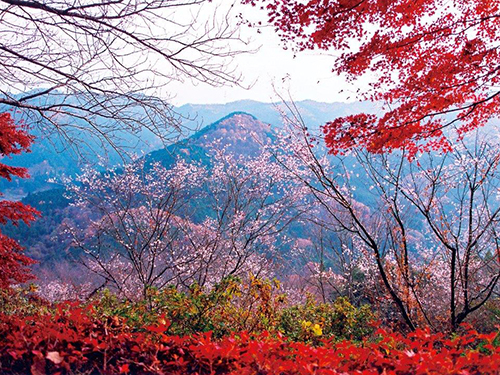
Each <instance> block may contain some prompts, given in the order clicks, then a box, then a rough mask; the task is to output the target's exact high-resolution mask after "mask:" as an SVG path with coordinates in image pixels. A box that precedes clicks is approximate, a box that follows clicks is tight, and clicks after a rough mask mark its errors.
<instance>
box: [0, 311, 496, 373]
mask: <svg viewBox="0 0 500 375" xmlns="http://www.w3.org/2000/svg"><path fill="white" fill-rule="evenodd" d="M168 328H169V323H168V322H166V321H165V320H164V319H162V318H160V319H159V323H158V324H156V325H152V326H147V327H144V329H142V330H137V329H136V330H134V329H132V328H130V327H129V326H128V325H127V322H126V321H124V320H123V319H122V318H119V317H107V318H102V319H98V318H96V317H95V316H94V315H93V312H92V307H89V308H85V309H83V308H81V307H79V306H78V305H66V307H60V308H59V312H58V313H57V314H55V315H45V316H42V315H37V316H29V317H19V316H0V337H2V341H1V342H0V361H1V368H0V372H1V373H2V374H29V373H31V374H33V375H40V374H70V373H89V374H90V373H92V374H119V373H123V374H127V373H130V374H200V375H201V374H240V375H245V374H248V375H250V374H261V375H264V374H266V375H267V374H269V375H271V374H273V375H278V374H283V375H292V374H293V375H295V374H296V375H299V374H300V375H302V374H317V375H340V374H342V375H345V374H363V375H369V374H381V373H384V374H387V375H390V374H393V375H396V374H397V375H403V374H436V375H437V374H483V375H486V374H498V373H500V372H499V370H498V369H499V368H500V348H497V347H495V346H494V345H493V341H494V339H495V337H496V335H480V334H478V333H477V332H475V331H473V330H470V329H469V330H468V331H467V332H466V333H465V334H463V335H462V336H459V337H456V338H454V339H449V338H448V337H447V336H445V335H443V334H431V333H430V332H429V331H425V330H419V331H416V332H415V333H412V334H410V335H407V336H404V335H402V334H398V333H390V332H387V331H384V330H380V331H378V332H377V336H376V337H375V339H374V340H373V339H372V340H371V341H370V340H366V341H365V342H363V343H359V344H354V343H351V342H348V341H342V342H337V343H336V342H334V341H332V340H324V341H322V342H321V345H320V346H312V345H308V344H304V343H300V342H289V341H287V340H286V339H285V338H284V337H272V336H271V335H269V334H267V333H263V334H261V335H259V336H257V337H253V336H250V335H249V334H247V333H245V332H240V333H238V334H236V335H232V336H229V337H225V338H223V339H221V340H214V339H212V336H211V334H210V333H203V334H198V335H195V336H193V337H182V338H181V337H178V336H169V335H168Z"/></svg>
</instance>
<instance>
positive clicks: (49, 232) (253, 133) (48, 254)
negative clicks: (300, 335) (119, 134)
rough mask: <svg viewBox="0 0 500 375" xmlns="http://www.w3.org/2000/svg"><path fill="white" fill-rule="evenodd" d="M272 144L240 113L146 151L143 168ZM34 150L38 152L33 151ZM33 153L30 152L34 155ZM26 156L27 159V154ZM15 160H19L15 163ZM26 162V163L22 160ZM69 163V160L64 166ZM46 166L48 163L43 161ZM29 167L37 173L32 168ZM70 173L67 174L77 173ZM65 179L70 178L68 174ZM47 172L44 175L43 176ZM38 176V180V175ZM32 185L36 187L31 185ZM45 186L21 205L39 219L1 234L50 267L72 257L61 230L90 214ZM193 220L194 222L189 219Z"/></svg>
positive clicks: (58, 188) (261, 126) (206, 161)
mask: <svg viewBox="0 0 500 375" xmlns="http://www.w3.org/2000/svg"><path fill="white" fill-rule="evenodd" d="M271 141H272V132H271V126H270V125H269V124H266V123H264V122H262V121H260V120H258V119H257V117H255V116H253V115H250V114H248V113H244V112H235V113H231V114H229V115H227V116H225V117H223V118H221V119H220V120H218V121H216V122H214V123H212V124H210V125H208V126H206V127H205V128H203V129H202V130H200V131H198V132H196V133H194V134H193V135H191V136H190V137H188V138H186V139H184V140H182V141H179V142H177V143H175V144H172V145H170V146H168V147H166V148H164V149H160V150H157V151H153V152H150V153H149V154H146V155H145V156H144V160H145V161H146V164H152V163H155V162H160V163H161V164H162V165H163V166H165V167H166V168H171V167H172V166H173V164H174V163H175V161H176V160H177V159H178V158H182V159H184V160H186V161H188V162H199V163H201V164H203V165H205V166H208V167H209V168H210V164H211V155H210V150H211V148H212V146H213V144H214V142H216V143H218V145H219V146H222V147H227V150H228V151H229V152H230V153H231V154H234V155H235V156H236V157H239V156H245V155H255V154H257V153H258V152H259V150H260V149H261V148H262V145H264V144H267V143H269V142H271ZM35 151H36V150H35ZM35 151H34V152H35ZM53 155H54V157H55V158H54V159H51V160H52V161H53V162H55V163H57V162H58V159H60V158H61V156H60V155H59V157H56V156H57V154H53ZM28 156H29V155H28ZM15 161H16V162H17V161H18V160H17V158H16V160H15ZM24 161H25V162H26V161H27V159H24ZM65 162H68V163H70V164H71V162H70V161H69V160H67V161H65ZM47 163H50V160H49V161H47ZM32 168H36V166H33V167H32ZM76 172H77V170H76V169H72V170H71V169H70V173H76ZM68 174H69V173H68ZM48 175H50V173H47V174H45V175H42V176H43V177H46V176H48ZM37 177H39V178H41V177H40V175H37ZM33 183H35V182H33ZM50 186H51V185H50V184H46V185H45V188H44V190H43V191H38V192H33V193H29V194H28V195H27V196H26V197H25V198H24V199H23V200H22V201H23V202H24V203H26V204H29V205H31V206H33V207H35V208H36V209H38V210H39V211H40V212H41V214H42V216H41V217H40V218H39V219H38V220H36V221H35V222H33V223H32V224H31V226H29V227H28V226H26V225H24V224H21V225H19V226H8V227H6V228H5V232H6V233H8V234H9V235H11V236H12V237H13V238H15V239H17V240H18V241H19V242H20V243H21V245H22V246H24V247H25V248H26V254H27V255H29V256H30V257H32V258H33V259H35V260H37V261H39V262H40V265H39V266H37V267H38V268H39V269H40V268H42V269H43V268H45V267H46V266H49V265H50V266H51V267H52V266H53V265H54V264H56V263H58V262H60V261H66V260H68V259H69V257H70V252H71V251H70V249H69V245H70V239H69V238H68V237H67V236H65V234H64V226H65V225H67V224H68V222H71V223H72V224H76V225H78V224H79V223H81V222H83V221H85V220H88V215H89V212H87V211H85V210H81V209H80V208H78V207H75V206H72V205H70V202H71V200H70V199H68V198H66V195H67V194H65V190H64V188H63V187H62V185H60V184H54V186H55V188H50ZM198 208H199V210H196V211H195V214H196V215H194V216H198V217H202V216H203V215H206V209H205V211H204V209H203V207H198ZM193 218H194V217H193Z"/></svg>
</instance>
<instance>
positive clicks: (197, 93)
mask: <svg viewBox="0 0 500 375" xmlns="http://www.w3.org/2000/svg"><path fill="white" fill-rule="evenodd" d="M220 1H222V0H220ZM240 11H243V13H244V14H245V16H247V15H250V16H251V17H253V18H255V19H256V18H259V17H260V18H261V19H262V16H261V13H258V10H256V9H253V8H252V7H250V6H245V7H242V6H241V5H238V6H236V9H233V11H232V16H231V17H234V19H235V20H236V14H237V13H239V12H240ZM241 33H242V38H243V39H247V38H250V39H252V40H251V43H250V45H249V46H248V47H249V49H257V48H259V47H260V48H259V50H258V51H257V52H255V53H253V54H244V55H240V56H237V57H236V58H235V61H234V63H235V64H236V66H237V69H238V71H239V72H240V73H241V74H242V76H243V82H242V83H243V85H244V86H251V88H250V89H244V88H241V87H210V86H208V85H204V84H197V85H193V84H191V83H190V82H183V83H174V84H170V89H169V91H170V93H171V94H173V95H175V97H174V98H173V103H174V104H175V105H181V104H184V103H226V102H231V101H235V100H241V99H253V100H258V101H266V102H270V101H276V100H278V98H277V96H276V94H275V93H274V91H275V90H274V89H273V85H274V87H276V89H277V91H278V92H280V93H281V94H282V95H288V94H287V91H289V92H290V93H291V95H292V97H293V99H294V100H303V99H313V100H317V101H323V102H336V101H346V100H349V97H350V99H351V100H353V96H354V95H352V92H353V91H355V90H354V89H353V88H352V87H350V86H349V85H348V84H346V83H345V81H344V80H343V79H342V78H341V77H337V76H335V75H334V74H333V73H332V72H331V68H332V66H333V57H332V56H331V55H328V54H327V53H320V52H317V51H308V52H302V53H299V54H298V55H297V56H296V57H295V58H294V53H293V52H292V51H290V50H288V51H287V50H284V49H283V46H282V45H281V44H280V40H279V38H278V36H277V35H276V33H275V32H274V30H273V29H272V28H264V29H261V33H260V34H258V33H256V30H255V29H250V28H247V27H242V28H241ZM341 90H344V92H342V93H340V91H341Z"/></svg>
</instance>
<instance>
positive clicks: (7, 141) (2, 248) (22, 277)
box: [0, 113, 38, 288]
mask: <svg viewBox="0 0 500 375" xmlns="http://www.w3.org/2000/svg"><path fill="white" fill-rule="evenodd" d="M32 141H33V138H32V137H31V136H30V135H29V134H28V133H26V131H24V130H22V129H19V128H18V127H17V126H16V125H15V124H14V121H13V120H12V117H11V116H10V114H8V113H2V114H0V156H1V157H2V158H5V157H10V156H11V155H16V154H20V153H22V152H29V146H30V145H31V143H32ZM13 176H16V177H20V178H26V177H29V175H28V171H27V169H26V168H21V167H12V166H9V165H6V164H3V163H0V177H2V178H5V179H7V180H9V181H11V180H12V177H13ZM1 195H2V194H0V196H1ZM37 215H38V211H36V210H35V209H34V208H32V207H30V206H27V205H25V204H23V203H21V202H12V201H7V200H3V201H0V224H2V225H4V224H6V223H8V222H11V223H13V224H14V225H17V224H19V223H20V222H24V223H26V224H29V222H30V221H32V220H34V219H35V217H36V216H37ZM22 252H23V248H22V247H21V246H20V245H19V243H18V242H17V241H15V240H13V239H12V238H9V237H7V236H5V235H4V234H2V232H1V231H0V288H8V287H9V286H10V285H11V284H13V283H23V282H25V281H27V280H29V279H31V278H32V277H33V276H32V275H31V273H30V271H29V269H28V266H29V265H31V264H33V263H35V262H34V261H33V260H32V259H30V258H28V257H27V256H25V255H24V254H23V253H22Z"/></svg>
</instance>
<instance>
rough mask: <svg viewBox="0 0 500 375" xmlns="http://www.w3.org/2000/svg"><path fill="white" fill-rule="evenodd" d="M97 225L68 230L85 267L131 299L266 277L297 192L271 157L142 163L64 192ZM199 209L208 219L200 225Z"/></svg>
mask: <svg viewBox="0 0 500 375" xmlns="http://www.w3.org/2000/svg"><path fill="white" fill-rule="evenodd" d="M70 190H71V193H72V195H73V196H74V197H76V202H77V203H76V204H78V205H80V206H82V207H87V208H90V209H91V210H92V211H93V212H94V215H95V216H94V217H95V218H94V220H92V221H91V222H90V223H88V225H86V226H83V227H81V228H76V227H70V228H68V231H69V233H70V234H71V235H72V236H73V239H74V240H73V241H74V243H73V246H75V247H77V248H79V249H80V250H81V251H82V252H83V254H84V256H83V257H82V261H83V262H84V264H85V265H86V266H87V267H88V268H89V269H90V270H91V271H93V272H95V273H97V274H98V275H99V276H100V277H101V278H103V280H104V283H105V284H106V285H110V286H112V287H114V288H116V289H117V290H118V291H119V292H120V293H121V294H123V295H124V296H127V297H129V298H133V297H136V296H137V295H138V293H140V294H141V293H142V295H145V294H146V293H147V290H148V289H149V288H151V287H157V288H162V287H164V286H166V285H175V286H177V287H181V288H187V287H189V286H190V285H191V284H193V283H197V284H198V285H200V286H201V287H205V286H210V285H214V284H215V283H217V282H220V281H221V280H222V279H224V278H225V277H227V276H241V277H246V276H248V275H249V274H253V275H254V276H271V275H272V272H273V264H274V260H275V258H276V257H277V256H278V255H279V251H278V250H279V249H280V248H281V247H283V246H285V245H286V244H287V239H286V236H285V229H286V228H287V227H288V226H289V224H290V223H292V222H293V221H294V220H296V219H297V217H298V216H299V215H300V214H301V209H302V206H303V199H302V198H303V197H302V195H301V194H300V192H301V191H300V189H296V188H294V186H293V185H290V184H287V183H286V180H285V179H284V174H283V169H282V168H281V167H280V166H279V165H278V164H277V163H276V162H275V161H274V160H273V155H271V154H269V153H261V154H259V155H257V156H253V157H244V156H241V157H236V156H235V155H233V154H231V153H229V152H228V151H227V150H226V149H225V147H223V146H221V147H220V148H218V147H214V148H213V155H212V158H211V166H210V167H203V166H201V165H199V164H196V163H194V162H186V161H184V160H183V159H178V160H177V162H176V163H175V164H174V165H173V166H172V167H171V168H166V167H163V166H162V165H161V164H159V163H156V164H153V165H147V163H145V161H144V160H139V161H136V162H134V163H131V164H127V165H125V166H124V167H123V168H122V169H120V170H116V171H113V172H107V173H104V174H101V173H98V172H96V171H95V170H89V171H87V172H86V173H85V174H83V175H82V176H80V178H79V179H78V184H73V185H70ZM195 210H198V216H199V215H200V212H202V213H203V215H204V217H202V218H199V217H198V218H197V217H195V216H197V215H193V211H195Z"/></svg>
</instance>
